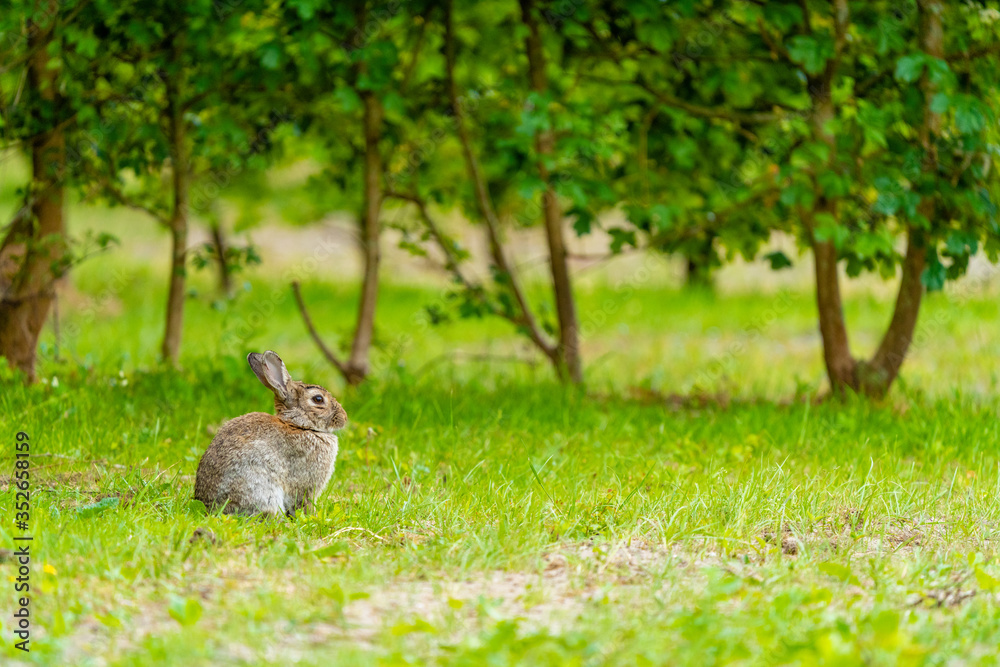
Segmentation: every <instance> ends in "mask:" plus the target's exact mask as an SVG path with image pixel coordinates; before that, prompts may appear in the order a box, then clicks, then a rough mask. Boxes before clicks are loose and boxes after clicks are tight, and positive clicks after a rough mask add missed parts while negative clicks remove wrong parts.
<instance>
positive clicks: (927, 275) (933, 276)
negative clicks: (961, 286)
mask: <svg viewBox="0 0 1000 667" xmlns="http://www.w3.org/2000/svg"><path fill="white" fill-rule="evenodd" d="M947 279H948V270H947V269H946V268H945V266H944V264H942V263H941V260H940V259H939V258H938V254H937V251H936V250H934V249H933V248H931V249H929V250H928V251H927V266H926V267H924V272H923V273H922V274H920V282H922V283H923V284H924V287H926V288H927V291H928V292H937V291H939V290H941V289H943V288H944V283H945V281H946V280H947Z"/></svg>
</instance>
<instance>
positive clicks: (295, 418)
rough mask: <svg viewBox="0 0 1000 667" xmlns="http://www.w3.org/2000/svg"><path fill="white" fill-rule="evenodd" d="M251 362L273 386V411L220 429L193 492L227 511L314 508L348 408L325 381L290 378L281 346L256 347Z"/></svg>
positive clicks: (288, 511) (276, 511)
mask: <svg viewBox="0 0 1000 667" xmlns="http://www.w3.org/2000/svg"><path fill="white" fill-rule="evenodd" d="M247 361H248V362H249V363H250V368H251V369H253V372H254V374H256V376H257V378H258V379H259V380H260V381H261V382H262V383H263V384H264V386H265V387H267V388H268V389H270V390H271V391H273V392H274V412H275V414H274V415H269V414H266V413H264V412H251V413H250V414H246V415H243V416H242V417H237V418H235V419H231V420H229V421H228V422H226V423H225V424H223V425H222V427H221V428H220V429H219V432H218V433H216V435H215V438H214V439H213V440H212V444H211V445H209V447H208V450H207V451H206V452H205V455H204V456H202V457H201V462H200V463H199V464H198V476H197V478H196V480H195V483H194V497H195V498H197V499H198V500H200V501H201V502H203V503H205V505H206V506H207V507H208V508H209V509H214V508H217V507H222V508H223V511H224V512H226V513H239V514H274V515H280V514H287V515H288V516H294V514H295V510H297V509H299V508H305V509H306V511H309V510H311V509H312V502H313V500H314V499H315V498H316V497H317V496H318V495H319V494H320V493H321V492H322V491H323V489H324V488H325V487H326V484H327V482H329V481H330V476H331V475H333V466H334V463H335V462H336V460H337V436H336V435H334V434H333V432H334V431H336V430H337V429H341V428H344V425H345V424H347V413H346V412H344V408H342V407H341V406H340V403H338V402H337V401H336V399H334V398H333V396H332V395H330V392H328V391H327V390H326V389H324V388H323V387H320V386H318V385H315V384H303V383H302V382H299V381H297V380H293V379H292V378H291V376H289V375H288V371H287V370H285V364H284V362H283V361H281V358H280V357H278V355H277V354H275V353H274V352H271V351H270V350H268V351H267V352H265V353H264V354H258V353H256V352H251V353H250V354H249V355H248V356H247Z"/></svg>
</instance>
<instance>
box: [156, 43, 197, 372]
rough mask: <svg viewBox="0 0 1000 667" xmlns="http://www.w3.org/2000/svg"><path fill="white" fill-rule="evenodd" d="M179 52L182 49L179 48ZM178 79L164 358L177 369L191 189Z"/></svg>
mask: <svg viewBox="0 0 1000 667" xmlns="http://www.w3.org/2000/svg"><path fill="white" fill-rule="evenodd" d="M176 48H178V49H179V48H180V47H176ZM176 76H177V77H178V78H169V79H168V82H167V104H168V105H169V113H170V159H171V162H172V165H173V200H174V201H173V213H172V215H171V216H170V221H169V227H170V241H171V253H170V289H169V292H168V294H167V320H166V327H165V329H164V332H163V345H162V347H161V354H162V356H163V360H164V361H166V362H168V363H170V364H171V365H174V366H176V365H177V361H178V358H179V356H180V350H181V334H182V332H183V328H184V296H185V284H186V280H187V237H188V214H189V211H190V206H189V201H188V188H189V185H190V159H189V153H188V146H187V131H186V130H187V128H186V126H185V120H184V110H183V107H182V104H181V99H180V97H181V94H182V91H181V88H182V85H181V84H180V83H179V80H178V79H179V76H180V75H179V74H178V75H176Z"/></svg>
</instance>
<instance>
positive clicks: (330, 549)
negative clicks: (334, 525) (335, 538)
mask: <svg viewBox="0 0 1000 667" xmlns="http://www.w3.org/2000/svg"><path fill="white" fill-rule="evenodd" d="M349 551H350V549H349V548H348V545H347V543H346V542H334V543H333V544H328V545H326V546H325V547H321V548H319V549H316V550H315V551H310V552H309V553H311V554H312V555H313V556H316V558H334V557H337V556H344V555H346V554H347V553H348V552H349Z"/></svg>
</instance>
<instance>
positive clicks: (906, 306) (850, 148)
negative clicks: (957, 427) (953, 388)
mask: <svg viewBox="0 0 1000 667" xmlns="http://www.w3.org/2000/svg"><path fill="white" fill-rule="evenodd" d="M889 9H890V8H889V6H888V5H887V4H883V3H866V4H864V5H860V4H859V5H857V6H855V7H852V6H851V5H849V4H848V2H847V1H846V0H837V2H834V3H833V4H831V5H829V6H823V7H819V6H816V7H813V6H812V5H811V4H809V3H807V4H805V5H803V8H798V7H789V6H780V7H777V8H775V9H771V10H769V9H768V7H764V8H762V9H759V10H754V11H753V12H750V13H748V14H747V15H746V23H745V24H744V25H746V26H747V28H748V29H750V26H755V29H757V30H759V31H760V36H761V40H762V42H763V43H764V46H765V48H766V49H767V50H768V52H769V53H770V54H771V55H772V56H773V57H774V59H775V62H776V63H777V64H776V67H784V66H791V67H794V68H795V69H796V70H797V71H798V72H799V73H800V74H801V75H802V79H803V80H804V83H805V85H804V86H803V89H802V90H801V94H802V97H803V101H804V104H803V106H802V107H801V108H800V112H801V121H800V122H799V131H800V132H801V140H800V144H799V146H797V147H796V148H795V149H794V150H792V151H791V152H789V153H788V154H787V155H786V156H785V162H784V164H783V165H782V167H781V171H780V173H779V182H781V183H782V185H783V186H784V192H783V193H782V202H783V203H784V204H786V206H787V207H788V211H789V213H790V214H791V215H795V216H796V217H798V218H799V219H801V220H802V231H803V238H804V240H805V242H806V243H807V244H808V246H809V247H810V248H811V249H812V253H813V257H814V264H815V275H816V297H817V308H818V312H819V323H820V333H821V335H822V339H823V351H824V360H825V363H826V368H827V374H828V377H829V380H830V385H831V387H832V389H833V391H834V392H835V393H841V392H843V391H845V390H852V391H856V392H860V393H863V394H866V395H870V396H875V397H879V396H884V395H885V394H886V393H887V392H888V390H889V388H890V387H891V385H892V383H893V381H894V380H895V379H896V377H897V376H898V374H899V370H900V367H901V365H902V363H903V360H904V359H905V357H906V354H907V351H908V350H909V347H910V344H911V342H912V340H913V335H914V331H915V328H916V323H917V318H918V315H919V310H920V305H921V301H922V295H923V292H924V290H925V288H929V289H940V288H941V287H942V286H943V285H944V283H945V281H946V280H949V279H954V278H957V277H959V276H961V275H962V274H963V273H964V271H965V269H966V267H967V266H968V261H969V258H970V257H971V256H972V255H973V254H975V253H976V252H977V251H978V249H979V247H980V243H985V248H986V250H987V252H988V253H989V254H990V257H991V258H992V259H994V260H995V259H996V256H997V252H998V251H1000V235H998V231H1000V230H998V228H997V223H996V217H995V213H996V206H995V203H994V201H993V199H992V196H991V194H990V190H991V182H993V181H995V172H994V170H992V169H991V168H990V162H989V158H988V157H987V156H988V155H989V154H990V153H992V151H993V150H995V146H994V142H995V133H993V132H991V131H990V130H989V129H988V123H987V119H988V118H992V117H995V105H996V102H997V96H996V85H997V83H998V80H997V79H996V72H997V69H996V64H997V63H996V50H997V49H996V46H995V45H996V43H997V31H996V28H995V27H993V26H992V23H990V24H989V25H987V24H986V22H985V21H984V20H983V18H984V17H985V16H988V14H987V13H986V10H985V8H984V7H977V6H975V5H974V4H970V5H961V6H959V5H951V4H945V3H941V2H935V1H924V0H921V1H920V2H917V3H913V4H907V5H906V6H905V7H903V9H904V10H905V11H897V12H895V13H893V12H890V11H889ZM852 12H853V13H852ZM946 24H947V25H948V26H950V29H949V31H948V33H947V38H946V33H945V31H944V25H946ZM914 83H916V84H918V85H917V86H913V84H914ZM897 234H902V235H904V236H905V238H906V247H905V250H904V251H903V252H902V253H900V252H899V251H898V250H897V249H896V247H895V245H894V237H895V236H896V235H897ZM942 259H944V260H945V261H942ZM841 260H844V261H846V268H847V272H848V274H849V275H857V274H858V273H860V272H861V271H866V270H867V271H872V270H878V271H881V272H882V274H883V275H887V276H891V275H893V274H894V273H895V270H896V267H900V268H901V279H900V284H899V289H898V293H897V298H896V302H895V306H894V308H893V312H892V317H891V320H890V322H889V325H888V327H887V329H886V331H885V333H884V334H883V336H882V338H881V342H880V343H879V345H878V348H877V349H876V351H875V353H874V354H873V355H872V357H871V358H870V359H867V360H862V359H857V358H855V357H854V355H853V354H852V353H851V349H850V345H849V341H848V331H847V325H846V322H845V320H844V314H843V308H842V304H841V298H840V278H839V274H838V263H839V262H840V261H841Z"/></svg>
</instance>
